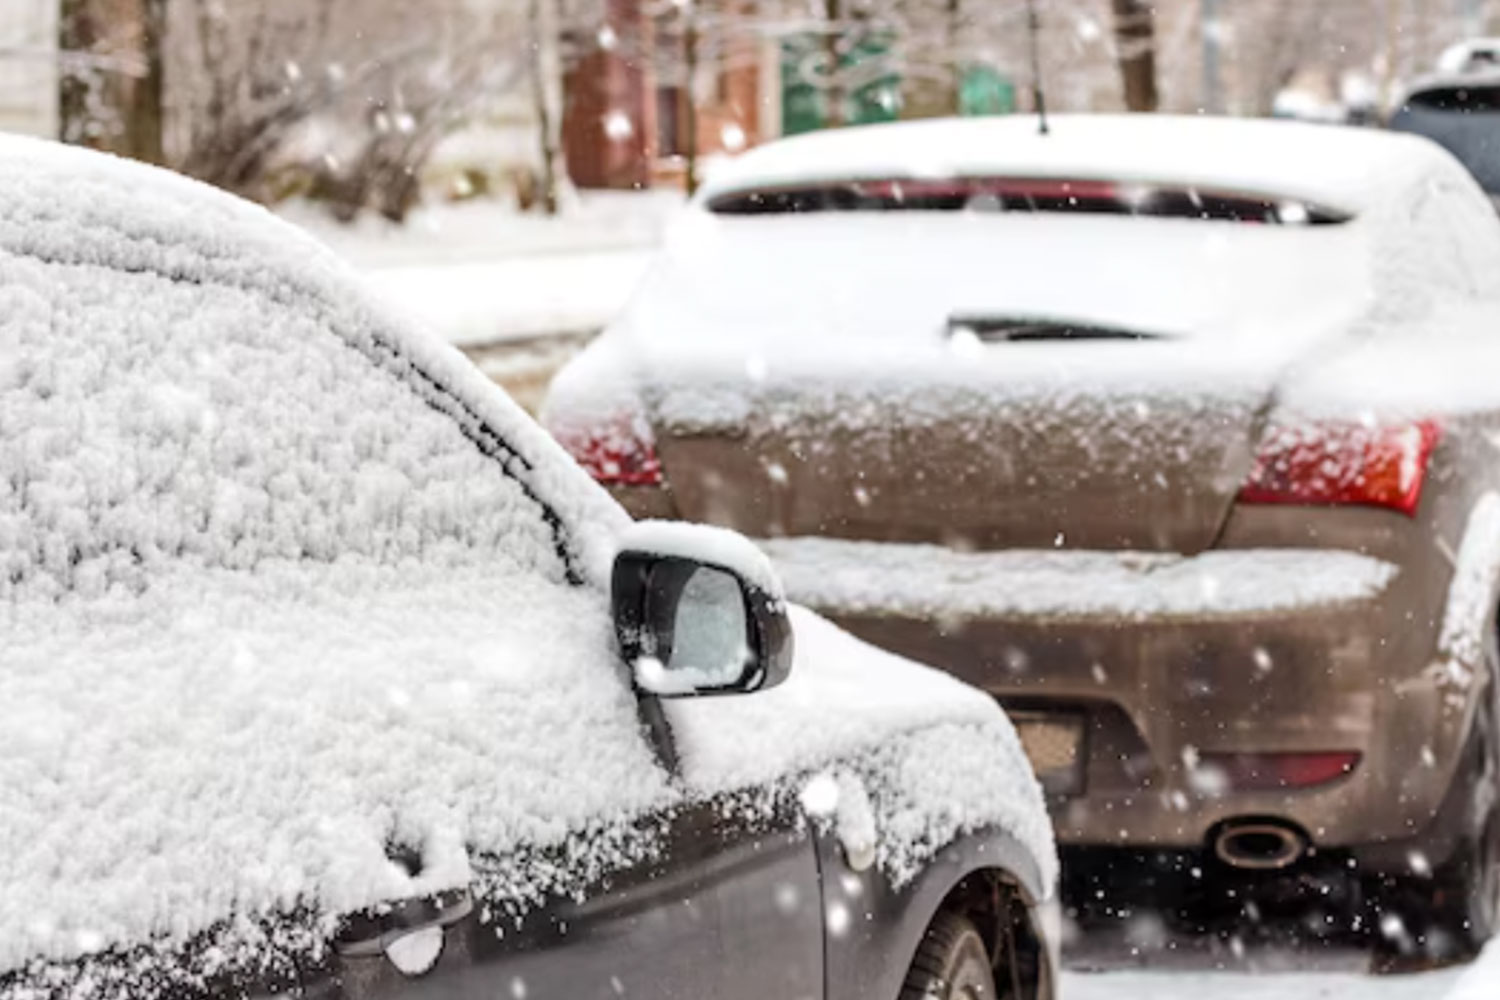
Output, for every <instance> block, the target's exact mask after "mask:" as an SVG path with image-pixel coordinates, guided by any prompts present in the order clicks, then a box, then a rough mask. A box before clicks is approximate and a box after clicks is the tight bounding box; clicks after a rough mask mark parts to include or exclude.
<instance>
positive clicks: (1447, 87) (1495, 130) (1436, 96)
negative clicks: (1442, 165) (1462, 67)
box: [1389, 64, 1500, 204]
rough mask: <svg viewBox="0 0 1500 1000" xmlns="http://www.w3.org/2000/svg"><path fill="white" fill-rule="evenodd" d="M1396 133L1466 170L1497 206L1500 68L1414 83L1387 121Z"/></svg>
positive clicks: (1499, 200)
mask: <svg viewBox="0 0 1500 1000" xmlns="http://www.w3.org/2000/svg"><path fill="white" fill-rule="evenodd" d="M1389 124H1390V127H1391V128H1392V129H1394V130H1395V131H1397V132H1411V133H1413V134H1415V135H1420V136H1425V137H1426V138H1428V139H1431V140H1432V141H1433V142H1435V143H1437V144H1438V145H1440V146H1442V147H1443V148H1444V149H1446V150H1448V152H1450V153H1452V154H1453V156H1454V157H1455V158H1456V159H1457V160H1458V161H1459V162H1460V163H1462V164H1463V165H1464V166H1465V167H1467V168H1468V170H1469V173H1471V174H1473V175H1474V179H1475V180H1477V181H1478V182H1479V186H1480V187H1482V188H1484V190H1485V193H1486V194H1488V195H1489V196H1490V200H1491V201H1492V202H1495V203H1497V204H1500V69H1497V68H1494V67H1493V64H1490V65H1489V67H1487V68H1481V69H1477V70H1475V71H1472V72H1468V73H1463V74H1452V75H1442V76H1433V77H1428V78H1425V79H1423V80H1419V81H1418V82H1417V83H1416V84H1414V85H1413V86H1412V87H1411V88H1410V89H1409V90H1407V91H1406V93H1405V95H1404V96H1403V97H1402V98H1401V102H1400V104H1399V105H1397V107H1396V110H1395V112H1393V113H1392V114H1391V117H1390V122H1389Z"/></svg>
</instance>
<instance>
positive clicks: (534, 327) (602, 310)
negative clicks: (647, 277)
mask: <svg viewBox="0 0 1500 1000" xmlns="http://www.w3.org/2000/svg"><path fill="white" fill-rule="evenodd" d="M681 205H682V198H681V196H680V195H678V194H677V193H675V192H671V191H647V192H617V191H601V192H587V193H584V194H582V195H580V196H579V197H578V199H577V200H576V201H575V202H574V203H572V204H570V205H569V206H568V207H567V209H566V210H565V211H564V213H563V214H562V215H561V216H559V217H555V218H548V217H546V216H541V215H534V214H520V213H517V212H516V211H515V210H514V209H513V208H511V207H509V206H508V205H505V204H502V203H500V202H494V201H478V200H476V201H470V202H461V203H457V204H452V205H436V206H431V207H427V208H422V209H419V210H418V211H417V212H415V213H414V214H413V215H412V217H411V219H410V220H409V221H408V223H407V224H406V225H405V226H397V225H393V224H392V223H389V222H387V221H385V220H383V219H379V218H372V217H368V216H366V217H362V218H361V219H360V220H359V221H358V222H357V223H355V224H354V225H348V226H346V225H341V224H339V223H337V222H335V221H333V220H332V219H330V218H329V217H328V216H327V214H326V213H324V212H322V211H320V210H318V209H317V208H315V207H313V206H309V205H306V204H297V203H293V204H290V205H287V206H283V207H282V208H281V209H279V211H280V214H281V215H282V216H283V217H285V218H287V219H289V220H290V221H292V222H296V223H298V224H299V225H301V226H303V227H304V228H306V229H309V230H311V231H312V232H313V233H314V234H315V235H317V236H318V238H319V239H321V240H323V242H325V243H327V244H329V245H330V246H332V247H333V248H334V249H335V250H337V251H338V252H339V253H341V254H343V255H344V256H345V257H346V258H348V259H349V260H350V261H352V262H353V263H354V264H355V265H356V266H357V267H359V268H360V269H361V270H363V271H364V272H365V273H366V274H367V275H368V276H369V278H370V283H371V285H372V286H373V287H374V288H375V290H376V291H377V293H378V294H380V295H382V296H384V297H385V298H386V299H387V300H388V301H389V302H390V303H391V305H392V306H393V307H394V308H396V309H399V310H401V311H403V312H405V313H406V314H407V315H409V316H411V317H413V318H414V319H415V320H416V321H417V322H419V323H421V324H423V325H425V326H427V327H428V328H429V329H432V330H434V331H436V332H437V333H438V335H439V336H441V337H443V338H444V339H446V340H447V341H449V342H450V343H453V344H456V345H458V346H459V347H461V348H462V349H463V350H464V351H465V352H466V353H467V354H468V355H469V357H470V358H471V359H472V360H473V361H474V363H475V364H477V365H478V366H479V367H480V369H481V370H483V371H484V372H485V374H487V375H489V376H490V377H491V378H493V379H494V380H495V381H496V382H499V383H500V384H501V385H502V386H504V387H505V389H506V391H508V392H509V393H510V394H511V396H512V397H514V398H515V400H516V401H517V402H518V403H520V404H521V405H522V406H524V407H526V408H527V409H529V410H531V411H533V412H535V410H536V408H537V407H538V406H539V405H540V404H541V401H542V397H543V395H544V394H545V393H546V389H547V384H548V382H550V381H551V378H552V376H553V375H554V374H556V372H557V370H558V369H559V368H561V367H562V365H563V364H564V363H565V362H566V361H567V360H568V359H569V358H571V357H572V356H573V355H574V354H575V353H576V352H577V351H578V350H580V349H581V348H582V347H583V345H584V344H586V343H588V340H589V338H590V337H592V336H593V335H594V334H595V333H598V332H599V330H600V329H601V328H603V327H604V325H605V324H606V323H608V322H609V321H610V320H611V319H612V318H613V317H614V316H615V314H616V313H618V312H619V311H620V309H621V308H622V307H623V306H624V304H625V300H626V298H627V297H629V295H630V293H631V290H632V289H633V288H634V287H635V284H636V282H637V281H639V280H640V277H641V274H642V273H643V272H644V271H645V268H646V265H647V263H648V262H649V261H650V258H651V255H652V253H653V252H654V251H655V249H656V247H657V245H658V244H659V243H660V241H661V235H662V230H663V228H664V227H665V225H666V223H667V221H668V220H669V219H670V218H671V216H672V215H673V213H675V212H676V211H677V210H678V209H679V208H680V207H681Z"/></svg>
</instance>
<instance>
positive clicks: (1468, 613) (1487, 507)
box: [1438, 493, 1500, 669]
mask: <svg viewBox="0 0 1500 1000" xmlns="http://www.w3.org/2000/svg"><path fill="white" fill-rule="evenodd" d="M1497 585H1500V495H1497V494H1494V493H1486V494H1485V495H1484V496H1482V497H1480V498H1479V501H1478V502H1477V503H1475V504H1474V507H1473V509H1472V510H1471V511H1470V512H1469V520H1468V523H1467V525H1465V527H1464V537H1463V541H1462V542H1461V543H1460V544H1459V549H1458V560H1457V562H1456V563H1455V564H1454V567H1453V580H1452V582H1451V583H1449V585H1448V602H1447V605H1446V607H1445V608H1444V610H1443V627H1442V631H1441V632H1439V633H1438V650H1439V651H1440V652H1442V653H1443V655H1444V656H1446V657H1448V658H1449V659H1450V660H1452V661H1454V662H1455V663H1457V664H1458V665H1460V666H1462V667H1467V668H1470V669H1472V668H1475V667H1477V666H1479V664H1480V662H1481V661H1482V659H1483V657H1484V642H1485V637H1486V636H1487V635H1488V634H1489V630H1490V628H1491V626H1492V625H1493V621H1492V619H1491V617H1490V614H1491V609H1493V608H1494V607H1495V589H1496V586H1497Z"/></svg>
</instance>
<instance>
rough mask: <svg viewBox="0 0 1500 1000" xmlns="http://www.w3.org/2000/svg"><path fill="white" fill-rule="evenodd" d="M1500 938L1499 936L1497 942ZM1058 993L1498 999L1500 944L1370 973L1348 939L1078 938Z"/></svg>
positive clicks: (1068, 998) (1104, 998) (1127, 997)
mask: <svg viewBox="0 0 1500 1000" xmlns="http://www.w3.org/2000/svg"><path fill="white" fill-rule="evenodd" d="M1497 945H1500V942H1497ZM1063 962H1064V966H1065V967H1066V971H1065V972H1064V973H1063V977H1062V984H1061V985H1062V988H1061V990H1060V992H1059V997H1060V1000H1500V947H1497V946H1496V945H1492V946H1491V947H1490V948H1489V949H1488V950H1487V951H1486V952H1485V953H1484V954H1483V955H1482V956H1480V958H1479V959H1477V960H1476V961H1475V962H1473V963H1471V964H1469V965H1465V966H1455V967H1450V968H1442V969H1434V970H1430V971H1421V972H1406V973H1389V974H1376V973H1374V972H1372V971H1371V956H1370V953H1369V952H1368V951H1363V950H1359V949H1356V948H1353V947H1331V948H1318V947H1290V946H1284V945H1278V946H1274V947H1272V946H1267V947H1265V948H1254V947H1251V948H1248V949H1239V948H1235V949H1233V950H1231V948H1230V947H1228V946H1226V945H1225V944H1224V943H1223V942H1222V941H1220V940H1218V939H1213V938H1199V937H1170V938H1168V939H1166V940H1164V941H1159V942H1156V943H1155V944H1154V945H1153V946H1152V947H1150V948H1149V950H1143V949H1140V948H1134V947H1132V946H1130V945H1129V944H1128V943H1126V942H1125V941H1123V940H1120V939H1114V940H1100V939H1099V938H1097V937H1095V938H1093V939H1085V940H1082V941H1080V942H1078V943H1077V944H1075V946H1074V947H1073V948H1071V949H1069V950H1068V951H1066V952H1065V954H1064V957H1063Z"/></svg>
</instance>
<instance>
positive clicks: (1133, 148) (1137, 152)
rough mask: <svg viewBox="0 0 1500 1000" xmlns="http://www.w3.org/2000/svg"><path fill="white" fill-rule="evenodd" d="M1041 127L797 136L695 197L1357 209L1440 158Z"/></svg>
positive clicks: (1358, 132) (1341, 135) (1355, 132)
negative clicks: (844, 195)
mask: <svg viewBox="0 0 1500 1000" xmlns="http://www.w3.org/2000/svg"><path fill="white" fill-rule="evenodd" d="M1048 123H1049V125H1050V128H1049V130H1048V132H1047V134H1046V135H1041V134H1039V133H1038V132H1037V128H1036V121H1035V120H1034V119H1030V118H1027V117H1026V116H1024V115H1011V116H1002V117H997V118H969V119H943V120H931V121H917V122H903V123H901V124H899V125H876V126H871V127H866V128H847V129H835V130H830V131H827V132H814V133H808V134H807V135H802V136H797V137H795V138H792V139H788V140H784V141H781V142H775V143H769V144H767V145H765V146H762V147H758V148H756V149H753V150H750V151H748V152H746V153H745V154H744V155H742V156H738V157H735V158H734V159H732V160H729V161H727V162H725V163H724V164H723V166H722V167H721V168H720V169H719V170H717V171H715V172H714V174H713V175H712V176H711V177H709V178H708V180H707V182H706V183H705V184H704V185H703V187H702V188H700V189H699V194H698V196H697V200H698V201H699V202H706V201H709V200H712V199H713V198H715V197H718V196H719V195H721V194H724V193H726V192H731V191H740V190H745V189H753V188H765V187H775V186H782V185H795V184H804V183H807V182H809V181H818V180H835V181H842V180H850V179H877V180H880V179H889V178H905V177H913V178H943V177H996V176H999V177H1022V178H1043V177H1048V178H1051V177H1055V178H1061V179H1066V180H1082V179H1099V180H1106V181H1117V182H1120V183H1122V184H1129V183H1140V184H1152V183H1176V184H1180V185H1182V186H1184V187H1201V188H1204V189H1207V190H1210V191H1229V192H1247V193H1260V194H1264V195H1269V196H1272V197H1283V198H1289V199H1292V198H1304V199H1308V200H1311V201H1313V202H1314V203H1315V204H1320V205H1324V206H1330V207H1334V208H1343V209H1346V210H1349V209H1353V210H1358V209H1360V208H1362V207H1364V206H1366V205H1369V204H1372V203H1376V202H1378V201H1379V200H1380V199H1381V198H1382V197H1383V196H1386V195H1388V194H1389V193H1390V190H1391V185H1392V183H1398V184H1399V183H1400V182H1401V181H1403V180H1408V179H1410V178H1412V177H1414V176H1416V175H1417V174H1419V173H1420V172H1421V171H1422V170H1423V169H1424V168H1426V167H1427V166H1428V165H1430V164H1431V163H1432V161H1433V159H1434V158H1435V157H1436V156H1441V155H1442V154H1440V153H1438V152H1437V147H1436V146H1435V145H1433V144H1432V143H1429V142H1424V141H1422V140H1420V139H1417V138H1414V137H1412V136H1407V135H1395V134H1392V133H1388V132H1380V131H1375V130H1368V129H1330V128H1326V127H1324V126H1321V125H1306V124H1294V123H1291V122H1271V121H1253V120H1247V119H1231V118H1213V117H1203V116H1194V117H1177V116H1173V115H1152V116H1150V117H1149V118H1146V119H1143V120H1142V119H1138V118H1137V116H1134V115H1054V116H1051V117H1049V119H1048Z"/></svg>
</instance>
